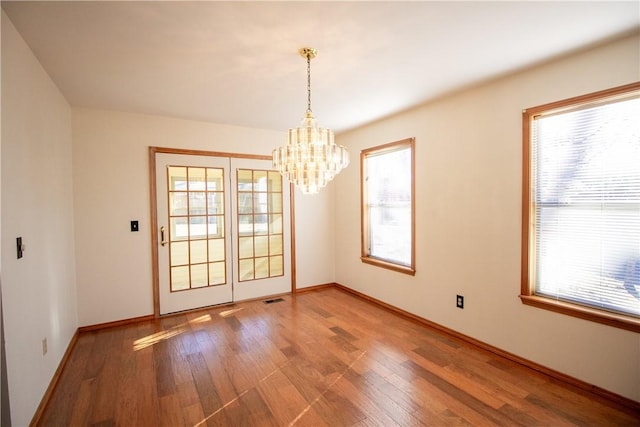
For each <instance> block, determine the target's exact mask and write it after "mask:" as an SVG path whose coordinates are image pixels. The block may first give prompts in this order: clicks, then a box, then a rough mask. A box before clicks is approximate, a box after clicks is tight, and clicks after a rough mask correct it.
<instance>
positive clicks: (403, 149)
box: [360, 138, 415, 275]
mask: <svg viewBox="0 0 640 427" xmlns="http://www.w3.org/2000/svg"><path fill="white" fill-rule="evenodd" d="M413 151H414V138H409V139H403V140H401V141H396V142H392V143H390V144H385V145H381V146H378V147H373V148H369V149H366V150H363V151H362V152H361V153H360V170H361V172H362V177H361V178H362V180H361V191H362V254H361V258H360V259H361V260H362V261H363V262H366V263H368V264H373V265H378V266H380V267H384V268H388V269H391V270H395V271H399V272H402V273H407V274H411V275H413V274H415V244H414V240H415V239H414V228H415V215H414V210H415V209H414V155H413Z"/></svg>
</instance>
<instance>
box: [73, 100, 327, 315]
mask: <svg viewBox="0 0 640 427" xmlns="http://www.w3.org/2000/svg"><path fill="white" fill-rule="evenodd" d="M283 142H285V134H284V133H283V132H276V131H267V130H257V129H247V128H242V127H236V126H228V125H218V124H212V123H204V122H195V121H189V120H181V119H173V118H167V117H159V116H148V115H140V114H129V113H121V112H111V111H99V110H90V109H74V110H73V178H74V183H75V218H76V220H75V229H76V260H77V283H78V316H79V322H80V325H93V324H98V323H103V322H110V321H114V320H120V319H128V318H132V317H138V316H144V315H148V314H153V299H152V295H153V294H152V283H151V280H152V279H151V277H152V276H151V275H152V265H151V264H152V261H151V237H150V233H151V230H150V229H149V227H150V212H149V210H150V208H149V206H150V202H149V177H148V176H149V165H148V159H147V156H148V154H147V153H148V147H149V146H160V147H171V148H189V149H198V150H209V151H220V152H232V153H244V154H269V155H270V154H271V150H272V149H273V148H274V147H275V146H277V145H281V144H282V143H283ZM332 191H333V190H332V189H331V188H328V189H327V191H324V192H323V193H322V194H321V195H320V196H319V197H313V196H305V195H303V194H302V193H301V192H299V191H296V194H295V204H296V212H295V213H296V256H297V265H296V270H297V285H298V287H306V286H311V285H316V284H319V283H327V282H333V280H334V270H333V253H332V250H333V216H332V215H333V211H332V207H333V205H332V203H331V201H332V199H333V192H332ZM134 219H135V220H138V221H140V231H139V232H137V233H132V232H130V231H129V221H130V220H134Z"/></svg>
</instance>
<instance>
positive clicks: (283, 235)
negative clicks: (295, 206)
mask: <svg viewBox="0 0 640 427" xmlns="http://www.w3.org/2000/svg"><path fill="white" fill-rule="evenodd" d="M151 159H153V160H152V162H151V167H152V169H153V170H152V172H151V178H152V209H153V211H154V212H152V214H153V215H154V220H152V222H153V224H152V225H153V229H154V236H153V238H152V244H153V255H154V305H155V308H154V311H155V313H156V315H164V314H169V313H174V312H178V311H183V310H192V309H196V308H201V307H207V306H212V305H217V304H224V303H229V302H234V301H241V300H246V299H253V298H261V297H264V296H269V295H276V294H282V293H286V292H290V291H292V288H293V286H292V284H293V278H292V271H293V269H292V268H291V266H292V245H291V240H292V239H291V187H290V185H289V184H288V183H285V182H284V181H283V179H282V176H281V175H280V174H279V173H278V172H277V171H275V170H273V169H272V165H271V159H270V158H269V157H264V156H242V157H241V156H234V155H231V154H225V153H205V152H192V151H183V150H167V149H158V148H154V147H152V148H151V149H150V160H151Z"/></svg>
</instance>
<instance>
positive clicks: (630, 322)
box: [520, 295, 640, 332]
mask: <svg viewBox="0 0 640 427" xmlns="http://www.w3.org/2000/svg"><path fill="white" fill-rule="evenodd" d="M520 300H522V303H523V304H525V305H530V306H532V307H537V308H542V309H544V310H550V311H554V312H556V313H561V314H566V315H568V316H573V317H578V318H580V319H585V320H590V321H592V322H597V323H602V324H603V325H608V326H613V327H615V328H620V329H626V330H628V331H632V332H640V318H636V317H632V316H625V315H623V314H617V313H612V312H607V311H603V310H597V309H595V308H590V307H586V306H583V305H578V304H572V303H570V302H566V301H558V300H553V299H550V298H545V297H541V296H537V295H520Z"/></svg>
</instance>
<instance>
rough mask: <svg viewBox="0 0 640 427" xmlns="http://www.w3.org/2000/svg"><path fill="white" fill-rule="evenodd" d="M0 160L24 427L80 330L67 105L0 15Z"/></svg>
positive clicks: (6, 294)
mask: <svg viewBox="0 0 640 427" xmlns="http://www.w3.org/2000/svg"><path fill="white" fill-rule="evenodd" d="M1 159H2V168H1V170H2V226H1V230H2V236H3V237H4V238H3V239H2V261H1V262H2V304H3V315H4V328H5V340H6V356H7V371H8V372H7V374H8V375H7V376H8V384H9V394H10V399H11V402H10V405H11V415H12V421H13V425H16V426H23V425H28V423H29V421H30V420H31V417H32V416H33V413H34V411H35V409H36V407H37V406H38V404H39V403H40V399H41V397H42V395H43V393H44V391H45V390H46V388H47V386H48V385H49V381H50V380H51V377H52V376H53V373H54V372H55V370H56V368H57V367H58V364H59V362H60V360H61V358H62V355H63V354H64V352H65V350H66V349H67V346H68V344H69V342H70V340H71V337H72V335H73V333H74V332H75V330H76V328H77V326H78V321H77V312H76V284H75V260H74V246H73V242H74V237H73V233H74V230H73V183H72V176H71V109H70V107H69V105H68V104H67V102H66V100H65V99H64V98H63V96H62V95H61V93H60V91H59V90H58V88H57V87H56V86H55V85H54V84H53V82H52V81H51V79H50V78H49V76H48V75H47V74H46V72H45V71H44V70H43V69H42V67H41V66H40V64H39V63H38V61H37V60H36V58H35V57H34V55H33V54H32V52H31V51H30V50H29V48H28V47H27V45H26V43H25V42H24V40H23V39H22V38H21V37H20V35H19V34H18V32H17V31H16V29H15V28H14V26H13V24H12V23H11V21H9V19H8V18H7V16H6V15H5V13H4V12H2V155H1ZM18 236H22V238H23V239H24V243H25V245H26V251H25V253H24V257H23V258H22V259H17V257H16V240H15V239H16V237H18ZM43 338H46V339H47V344H48V346H47V347H48V352H47V354H46V355H45V356H43V354H42V340H43Z"/></svg>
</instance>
